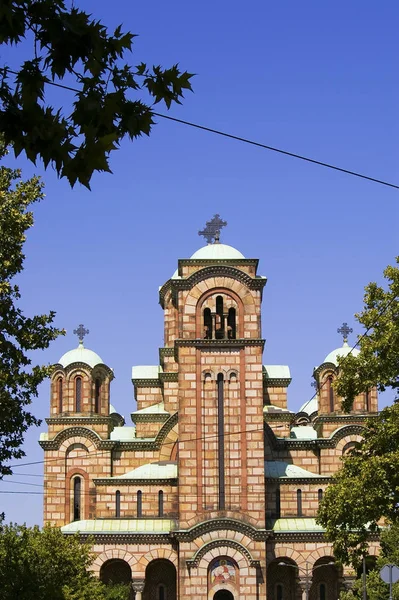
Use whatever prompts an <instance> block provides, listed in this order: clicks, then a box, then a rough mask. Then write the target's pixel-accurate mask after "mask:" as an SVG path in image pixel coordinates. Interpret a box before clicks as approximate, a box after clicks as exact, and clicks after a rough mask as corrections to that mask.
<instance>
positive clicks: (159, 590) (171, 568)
mask: <svg viewBox="0 0 399 600" xmlns="http://www.w3.org/2000/svg"><path fill="white" fill-rule="evenodd" d="M176 594H177V573H176V567H175V565H174V564H173V563H172V562H171V561H170V560H168V559H166V558H156V559H155V560H152V561H151V562H149V563H148V564H147V567H146V570H145V583H144V590H143V600H176Z"/></svg>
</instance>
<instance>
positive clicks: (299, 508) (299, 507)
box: [296, 490, 303, 517]
mask: <svg viewBox="0 0 399 600" xmlns="http://www.w3.org/2000/svg"><path fill="white" fill-rule="evenodd" d="M296 512H297V514H298V517H301V516H302V514H303V512H302V490H297V491H296Z"/></svg>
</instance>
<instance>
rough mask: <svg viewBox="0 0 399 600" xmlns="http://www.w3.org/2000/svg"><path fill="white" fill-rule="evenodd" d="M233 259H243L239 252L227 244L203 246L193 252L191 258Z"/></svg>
mask: <svg viewBox="0 0 399 600" xmlns="http://www.w3.org/2000/svg"><path fill="white" fill-rule="evenodd" d="M235 258H245V257H244V255H243V254H241V252H240V251H239V250H237V249H236V248H233V246H228V245H227V244H208V245H207V246H203V247H202V248H200V249H199V250H197V252H194V254H193V255H192V256H191V259H192V260H198V259H204V260H209V259H216V260H225V259H235Z"/></svg>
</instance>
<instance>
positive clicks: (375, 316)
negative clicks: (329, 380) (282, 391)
mask: <svg viewBox="0 0 399 600" xmlns="http://www.w3.org/2000/svg"><path fill="white" fill-rule="evenodd" d="M396 263H397V264H399V257H398V258H397V259H396ZM384 277H385V279H386V280H387V282H388V286H387V288H386V289H384V288H383V287H382V286H379V285H377V284H376V283H370V284H369V285H368V286H367V287H366V289H365V296H364V309H363V311H362V312H361V313H359V314H357V315H356V318H357V320H358V321H359V323H360V324H361V325H363V326H364V328H365V330H366V332H367V334H366V335H364V336H362V337H360V338H359V342H358V344H359V350H360V353H359V355H358V356H353V354H350V355H348V356H347V357H345V358H338V364H339V368H340V376H339V377H338V379H337V381H336V384H335V387H336V391H337V393H338V395H339V396H341V397H342V398H344V401H343V408H344V410H346V411H347V412H349V411H350V410H351V408H352V405H353V401H354V398H355V397H356V396H357V395H358V394H360V393H362V392H365V391H366V390H367V389H369V388H371V387H374V386H377V388H378V390H379V391H385V390H386V389H387V388H393V389H394V390H397V389H398V387H399V268H398V266H388V267H387V268H386V269H385V271H384Z"/></svg>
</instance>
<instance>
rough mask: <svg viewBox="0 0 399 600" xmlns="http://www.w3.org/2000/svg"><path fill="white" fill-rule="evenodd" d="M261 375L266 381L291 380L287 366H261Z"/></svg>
mask: <svg viewBox="0 0 399 600" xmlns="http://www.w3.org/2000/svg"><path fill="white" fill-rule="evenodd" d="M263 373H265V374H266V376H267V378H268V379H291V373H290V368H289V367H288V366H287V365H263Z"/></svg>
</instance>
